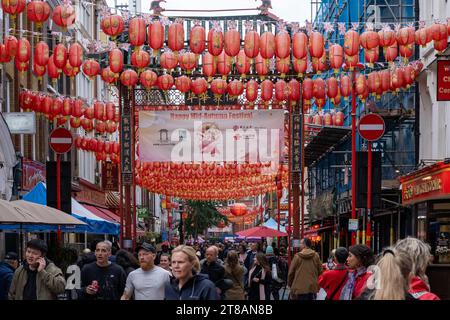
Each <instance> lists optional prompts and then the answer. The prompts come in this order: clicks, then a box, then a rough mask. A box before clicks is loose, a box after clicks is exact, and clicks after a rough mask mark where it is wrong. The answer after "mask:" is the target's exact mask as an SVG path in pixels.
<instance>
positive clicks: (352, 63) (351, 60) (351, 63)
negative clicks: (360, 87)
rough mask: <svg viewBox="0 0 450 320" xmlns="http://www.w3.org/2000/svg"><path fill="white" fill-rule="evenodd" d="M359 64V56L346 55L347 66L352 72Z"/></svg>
mask: <svg viewBox="0 0 450 320" xmlns="http://www.w3.org/2000/svg"><path fill="white" fill-rule="evenodd" d="M358 63H359V55H358V54H355V55H354V56H348V55H345V65H346V66H347V68H349V69H350V70H353V69H354V68H355V67H356V66H357V65H358Z"/></svg>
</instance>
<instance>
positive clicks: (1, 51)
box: [0, 43, 11, 63]
mask: <svg viewBox="0 0 450 320" xmlns="http://www.w3.org/2000/svg"><path fill="white" fill-rule="evenodd" d="M9 61H11V56H10V55H9V53H8V51H7V50H6V46H5V45H4V44H3V43H2V44H0V63H6V62H9Z"/></svg>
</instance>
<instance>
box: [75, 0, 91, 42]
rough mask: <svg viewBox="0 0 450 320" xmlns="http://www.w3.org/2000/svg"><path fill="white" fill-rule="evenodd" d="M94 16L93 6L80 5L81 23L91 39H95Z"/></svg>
mask: <svg viewBox="0 0 450 320" xmlns="http://www.w3.org/2000/svg"><path fill="white" fill-rule="evenodd" d="M92 14H93V6H91V5H89V4H85V3H81V2H80V5H79V16H80V17H79V21H80V25H81V26H82V27H83V28H84V30H86V32H87V33H88V34H89V36H90V37H91V38H93V36H94V35H93V28H92Z"/></svg>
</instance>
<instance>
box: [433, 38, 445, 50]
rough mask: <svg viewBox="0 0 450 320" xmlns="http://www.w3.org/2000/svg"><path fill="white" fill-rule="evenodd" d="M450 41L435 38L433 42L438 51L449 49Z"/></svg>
mask: <svg viewBox="0 0 450 320" xmlns="http://www.w3.org/2000/svg"><path fill="white" fill-rule="evenodd" d="M447 45H448V41H447V39H442V40H435V41H434V42H433V46H434V49H435V50H436V51H438V52H443V51H445V50H446V49H447Z"/></svg>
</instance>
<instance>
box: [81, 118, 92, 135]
mask: <svg viewBox="0 0 450 320" xmlns="http://www.w3.org/2000/svg"><path fill="white" fill-rule="evenodd" d="M81 127H82V128H83V129H84V131H86V132H91V131H92V130H94V125H93V122H92V120H91V119H87V118H83V119H81ZM92 140H94V139H92Z"/></svg>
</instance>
